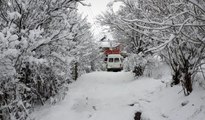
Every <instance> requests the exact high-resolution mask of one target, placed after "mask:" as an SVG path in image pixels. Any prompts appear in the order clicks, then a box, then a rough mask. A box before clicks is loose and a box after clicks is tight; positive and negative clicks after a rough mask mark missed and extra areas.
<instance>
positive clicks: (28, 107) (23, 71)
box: [0, 0, 92, 120]
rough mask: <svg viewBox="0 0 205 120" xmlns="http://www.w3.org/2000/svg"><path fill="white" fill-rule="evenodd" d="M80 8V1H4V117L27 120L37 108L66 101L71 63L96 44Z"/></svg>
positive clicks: (0, 91)
mask: <svg viewBox="0 0 205 120" xmlns="http://www.w3.org/2000/svg"><path fill="white" fill-rule="evenodd" d="M76 7H77V0H69V1H68V0H58V1H56V0H38V1H33V0H21V1H18V0H10V1H9V3H8V2H5V1H0V12H1V15H0V77H1V80H0V119H1V118H2V119H3V120H9V119H12V120H25V119H26V118H28V117H29V114H30V112H31V111H32V110H33V108H34V107H35V106H37V105H44V104H45V103H46V102H47V101H50V102H51V103H55V102H57V101H58V100H60V99H63V97H64V96H65V93H66V91H67V89H68V88H67V87H68V86H67V85H68V83H69V82H70V81H71V80H72V77H71V71H70V63H71V61H72V60H73V59H75V58H77V59H81V58H82V56H83V55H84V53H86V52H87V51H86V49H85V47H87V45H88V44H85V43H86V41H87V40H88V41H87V43H92V41H91V40H92V35H91V33H90V31H89V28H90V26H89V24H88V23H87V22H86V19H82V17H81V15H79V14H78V13H77V10H76V9H75V8H76ZM80 51H83V52H82V53H81V54H79V53H80ZM85 58H86V57H85ZM82 64H83V63H82ZM84 65H87V63H84Z"/></svg>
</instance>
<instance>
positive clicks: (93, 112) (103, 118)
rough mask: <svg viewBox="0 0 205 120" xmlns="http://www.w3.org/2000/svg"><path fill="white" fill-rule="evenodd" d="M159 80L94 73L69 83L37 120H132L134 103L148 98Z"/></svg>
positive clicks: (124, 74) (119, 74)
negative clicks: (61, 98)
mask: <svg viewBox="0 0 205 120" xmlns="http://www.w3.org/2000/svg"><path fill="white" fill-rule="evenodd" d="M161 84H162V83H161V81H160V80H155V79H150V78H143V79H139V80H135V79H134V78H133V74H132V73H130V72H93V73H90V74H86V75H83V76H82V77H80V78H79V79H78V80H77V81H76V82H75V83H72V84H70V87H69V92H68V95H67V96H66V99H65V100H64V101H62V102H60V103H59V104H57V105H55V106H53V107H52V108H50V109H49V111H48V110H47V111H46V112H47V113H45V111H44V112H42V116H39V118H37V120H133V118H134V113H135V111H136V106H130V104H133V103H135V104H136V105H137V102H139V101H141V102H150V101H149V96H150V95H151V94H152V93H153V92H154V91H155V90H156V89H157V88H159V86H160V85H161Z"/></svg>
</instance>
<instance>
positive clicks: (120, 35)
mask: <svg viewBox="0 0 205 120" xmlns="http://www.w3.org/2000/svg"><path fill="white" fill-rule="evenodd" d="M85 1H86V0H0V120H26V119H30V118H29V117H30V114H31V113H32V112H33V111H34V109H35V108H36V107H39V106H44V105H45V104H48V103H49V104H55V103H58V102H59V101H61V100H63V99H64V97H65V96H66V94H67V92H68V93H69V87H68V85H69V84H70V83H72V82H75V81H76V80H77V79H78V78H79V77H80V76H81V75H83V74H86V73H90V72H93V71H102V70H104V69H103V68H102V63H103V56H102V54H101V53H100V50H99V49H98V48H99V47H98V46H99V44H98V43H97V42H96V40H95V38H94V35H93V33H92V30H91V26H92V24H90V23H89V22H88V21H87V18H86V17H83V16H82V14H80V13H78V10H77V7H78V5H79V4H81V5H83V6H85V7H88V6H89V5H88V4H86V2H85ZM118 2H120V3H121V4H122V5H121V6H120V8H119V10H118V11H114V10H113V5H114V4H115V3H118ZM107 6H108V10H107V11H106V12H104V13H103V14H101V15H99V16H98V17H97V21H98V23H99V24H101V25H102V26H106V27H107V29H109V30H110V31H111V34H112V35H113V37H114V39H115V40H116V42H120V43H123V45H124V46H125V51H126V53H127V55H128V57H127V58H126V60H125V62H124V66H125V67H124V71H132V72H134V73H135V75H136V76H143V75H147V76H149V75H148V72H149V69H151V68H153V66H156V65H157V64H158V61H155V59H154V58H156V56H157V57H159V58H160V60H161V62H165V63H166V64H167V65H168V66H169V68H170V69H171V76H172V81H171V82H170V85H171V86H175V85H180V86H181V87H182V89H183V93H184V95H185V96H189V95H190V94H192V91H193V89H194V87H193V86H194V85H195V84H196V83H197V84H199V86H200V87H201V88H203V89H205V72H204V71H205V66H204V64H205V1H204V0H113V1H112V2H110V3H109V4H108V5H107Z"/></svg>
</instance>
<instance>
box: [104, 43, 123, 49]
mask: <svg viewBox="0 0 205 120" xmlns="http://www.w3.org/2000/svg"><path fill="white" fill-rule="evenodd" d="M111 44H112V46H113V47H116V46H118V45H119V44H120V43H113V42H112V43H110V42H101V43H100V47H102V48H106V47H111Z"/></svg>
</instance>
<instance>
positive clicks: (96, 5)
mask: <svg viewBox="0 0 205 120" xmlns="http://www.w3.org/2000/svg"><path fill="white" fill-rule="evenodd" d="M111 1H112V0H85V3H87V4H91V6H90V7H88V6H82V5H79V7H78V10H79V12H80V13H83V15H84V16H87V18H88V22H90V23H91V25H92V31H93V32H94V34H95V35H99V34H100V35H102V34H103V30H102V28H100V26H99V25H98V24H97V23H96V17H97V16H98V15H100V14H101V13H102V12H104V11H106V10H107V9H108V8H107V4H108V3H109V2H111ZM118 8H119V7H118V6H116V7H115V8H114V9H118ZM105 34H107V33H105ZM109 36H110V35H108V37H109ZM110 37H111V36H110ZM110 39H112V38H110Z"/></svg>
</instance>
